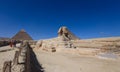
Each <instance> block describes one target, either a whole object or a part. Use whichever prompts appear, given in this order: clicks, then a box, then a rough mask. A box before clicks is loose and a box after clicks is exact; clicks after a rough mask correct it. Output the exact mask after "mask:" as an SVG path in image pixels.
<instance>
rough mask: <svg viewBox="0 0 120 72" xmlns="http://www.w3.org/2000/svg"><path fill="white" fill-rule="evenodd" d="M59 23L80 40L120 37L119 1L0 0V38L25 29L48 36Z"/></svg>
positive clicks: (34, 37) (41, 36) (39, 36)
mask: <svg viewBox="0 0 120 72" xmlns="http://www.w3.org/2000/svg"><path fill="white" fill-rule="evenodd" d="M60 26H67V27H68V29H70V30H71V31H72V32H73V33H74V34H75V35H76V36H78V37H80V38H83V39H84V38H98V37H111V36H120V0H0V37H12V36H13V35H14V34H16V33H17V32H18V31H19V30H20V29H25V30H26V31H27V32H28V33H29V34H30V35H31V36H32V38H33V39H35V40H38V39H47V38H52V37H56V36H57V31H58V29H59V27H60Z"/></svg>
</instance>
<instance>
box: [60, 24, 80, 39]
mask: <svg viewBox="0 0 120 72" xmlns="http://www.w3.org/2000/svg"><path fill="white" fill-rule="evenodd" d="M58 36H59V37H63V38H64V40H78V39H79V38H78V37H76V36H75V35H74V34H73V33H72V32H70V31H69V30H68V28H67V27H65V26H63V27H60V28H59V30H58Z"/></svg>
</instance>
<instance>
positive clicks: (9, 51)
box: [0, 44, 20, 72]
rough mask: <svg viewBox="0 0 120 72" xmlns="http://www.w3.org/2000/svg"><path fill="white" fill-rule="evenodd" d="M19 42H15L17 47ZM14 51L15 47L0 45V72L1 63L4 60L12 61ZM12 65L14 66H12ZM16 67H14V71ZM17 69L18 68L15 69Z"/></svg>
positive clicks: (0, 71)
mask: <svg viewBox="0 0 120 72" xmlns="http://www.w3.org/2000/svg"><path fill="white" fill-rule="evenodd" d="M19 45H20V44H17V47H19ZM15 51H18V49H17V48H14V49H13V48H11V47H10V46H3V47H0V72H2V69H3V65H4V62H5V61H10V60H11V61H13V59H14V55H15ZM13 67H14V66H13ZM16 69H17V68H15V67H14V70H13V71H15V70H16ZM17 70H18V69H17Z"/></svg>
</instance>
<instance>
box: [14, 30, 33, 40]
mask: <svg viewBox="0 0 120 72" xmlns="http://www.w3.org/2000/svg"><path fill="white" fill-rule="evenodd" d="M12 39H14V40H33V39H32V37H31V36H30V35H29V34H28V33H27V32H26V31H25V30H23V29H22V30H20V31H19V32H18V33H17V34H16V35H15V36H13V37H12Z"/></svg>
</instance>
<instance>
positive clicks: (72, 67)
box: [34, 50, 120, 72]
mask: <svg viewBox="0 0 120 72" xmlns="http://www.w3.org/2000/svg"><path fill="white" fill-rule="evenodd" d="M34 52H35V54H36V56H37V59H38V61H39V63H40V64H41V65H42V67H43V68H44V70H45V72H120V68H119V67H120V58H117V59H103V58H99V57H97V56H94V57H88V56H81V55H75V54H67V53H57V52H56V53H51V52H44V51H39V50H34Z"/></svg>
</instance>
